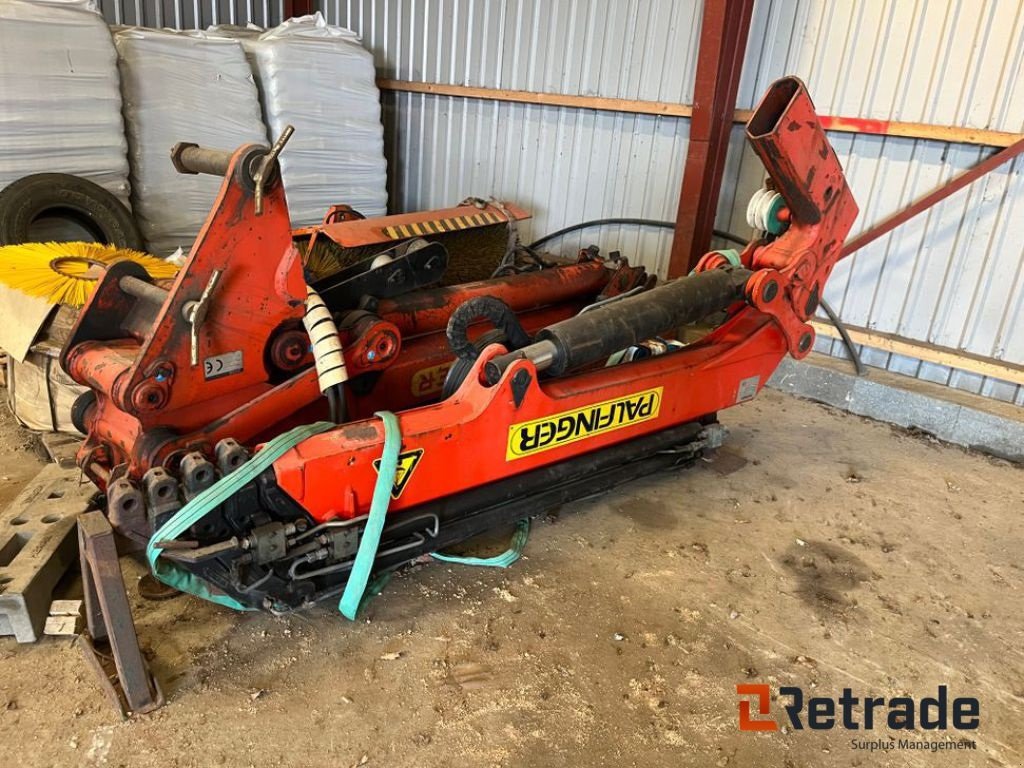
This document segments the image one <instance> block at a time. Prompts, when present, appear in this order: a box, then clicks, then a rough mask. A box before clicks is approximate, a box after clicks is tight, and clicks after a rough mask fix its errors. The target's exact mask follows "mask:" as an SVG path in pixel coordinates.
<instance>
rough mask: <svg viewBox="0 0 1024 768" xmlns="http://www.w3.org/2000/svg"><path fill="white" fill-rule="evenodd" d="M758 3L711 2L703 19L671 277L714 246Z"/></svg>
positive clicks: (690, 266)
mask: <svg viewBox="0 0 1024 768" xmlns="http://www.w3.org/2000/svg"><path fill="white" fill-rule="evenodd" d="M753 10H754V0H707V2H706V3H705V5H704V17H703V20H702V21H701V29H700V48H699V50H698V53H697V57H698V58H697V76H696V82H695V84H694V93H693V117H692V119H691V120H690V143H689V149H688V151H687V153H686V166H685V168H684V170H683V183H682V188H681V189H680V192H679V212H678V214H677V215H676V229H675V236H674V237H673V240H672V254H671V257H670V259H669V267H668V276H669V277H670V278H672V277H678V276H680V275H685V274H686V273H687V272H689V271H690V270H691V269H693V267H694V266H696V264H697V261H698V260H699V259H700V257H701V256H703V255H704V253H705V252H706V251H707V250H708V249H709V248H710V247H711V230H712V228H713V227H714V223H715V211H716V210H717V209H718V196H719V193H720V192H721V189H722V174H723V172H724V170H725V153H726V151H727V150H728V148H729V132H730V130H731V129H732V118H733V112H734V111H735V109H736V92H737V90H738V89H739V83H740V73H741V71H742V68H743V58H744V54H745V53H746V49H747V33H748V32H749V31H750V17H751V15H752V13H753Z"/></svg>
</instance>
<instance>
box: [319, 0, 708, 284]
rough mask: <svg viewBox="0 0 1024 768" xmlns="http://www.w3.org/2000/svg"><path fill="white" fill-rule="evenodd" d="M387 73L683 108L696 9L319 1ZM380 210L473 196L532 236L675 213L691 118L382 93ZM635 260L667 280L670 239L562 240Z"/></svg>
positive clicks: (643, 234) (650, 3)
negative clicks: (388, 200) (511, 206)
mask: <svg viewBox="0 0 1024 768" xmlns="http://www.w3.org/2000/svg"><path fill="white" fill-rule="evenodd" d="M323 10H324V12H325V14H326V15H327V16H328V18H329V20H330V21H333V22H337V23H341V24H343V25H346V26H349V27H351V28H352V29H355V30H357V31H358V32H360V34H362V35H363V37H364V42H365V44H366V45H367V46H368V47H369V48H370V49H371V50H372V51H374V53H375V54H376V56H377V63H378V67H379V69H380V72H381V74H382V75H384V76H385V77H391V78H398V79H406V80H424V81H431V82H441V83H455V84H460V85H473V86H482V87H490V88H509V89H517V90H527V91H531V90H534V91H547V92H554V93H573V94H588V95H600V96H614V97H621V98H630V99H651V100H661V101H676V102H682V103H689V102H690V101H692V97H693V94H692V91H693V79H694V67H695V63H696V47H697V46H696V41H697V36H698V34H699V28H700V14H701V10H702V4H701V3H700V2H697V0H683V1H682V2H680V1H678V0H677V1H675V2H673V1H672V0H645V2H557V3H551V2H543V1H542V0H541V1H538V2H482V1H478V0H470V1H467V2H452V1H450V0H449V1H448V2H444V1H443V0H442V1H437V0H427V1H425V2H420V3H416V4H415V5H413V4H410V3H407V2H373V1H367V2H351V3H343V2H326V3H325V4H324V6H323ZM384 99H385V115H386V120H387V129H388V135H389V137H390V139H391V148H390V153H389V154H390V157H389V167H390V168H391V169H392V174H391V182H392V189H391V196H392V206H393V208H395V209H397V210H408V209H413V208H422V207H430V206H440V205H450V204H452V203H453V202H456V201H458V200H460V199H462V198H463V197H465V196H467V195H469V194H475V195H483V196H487V195H490V194H493V195H495V196H497V197H500V198H505V199H509V200H514V201H517V202H519V203H521V204H523V205H525V206H526V207H528V208H529V209H530V210H531V211H532V212H533V214H534V219H533V221H532V222H530V223H529V224H528V225H527V226H526V227H525V228H524V229H525V231H526V233H527V235H529V234H534V235H540V234H543V233H545V232H549V231H551V230H554V229H557V228H559V227H561V226H564V225H566V224H572V223H575V222H578V221H581V220H583V219H592V218H601V217H607V216H638V215H644V216H647V217H649V218H661V219H674V217H675V208H676V199H677V195H678V189H679V185H680V182H681V178H682V167H683V160H684V158H685V156H686V149H687V137H688V130H689V122H688V121H686V120H677V119H670V118H660V117H651V116H644V115H638V116H633V115H627V114H612V113H607V112H593V111H578V110H571V109H558V108H551V107H539V106H533V105H529V104H508V103H499V102H481V101H474V100H466V99H459V98H451V97H444V96H429V95H421V94H408V93H400V94H385V96H384ZM590 242H600V243H601V245H602V246H603V247H605V248H606V249H614V248H621V249H622V250H623V252H624V253H626V254H629V255H631V256H632V255H637V254H642V255H643V261H644V262H645V263H646V264H647V265H648V266H649V267H651V268H654V269H657V270H659V271H663V269H664V266H665V264H666V261H667V255H668V246H669V242H670V232H667V231H658V230H655V231H651V230H638V229H636V228H622V227H608V228H605V229H604V230H603V231H600V230H591V231H589V232H587V233H585V234H584V235H582V236H576V237H574V238H572V239H567V240H566V241H565V242H564V243H563V247H565V248H567V249H568V248H570V247H579V245H580V244H581V243H582V244H584V245H586V244H588V243H590Z"/></svg>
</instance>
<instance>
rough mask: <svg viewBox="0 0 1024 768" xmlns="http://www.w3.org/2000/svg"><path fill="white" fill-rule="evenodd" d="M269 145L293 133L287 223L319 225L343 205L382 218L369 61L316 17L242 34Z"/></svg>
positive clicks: (347, 35)
mask: <svg viewBox="0 0 1024 768" xmlns="http://www.w3.org/2000/svg"><path fill="white" fill-rule="evenodd" d="M239 39H240V41H241V43H242V45H243V46H244V47H245V50H246V52H247V53H248V54H249V60H250V63H251V65H252V69H253V72H254V73H255V75H256V79H257V85H258V86H259V90H260V100H261V102H262V104H263V116H264V119H265V121H266V124H267V127H268V128H269V129H270V135H271V138H272V139H276V138H277V137H278V136H280V135H281V132H282V131H283V130H284V128H285V126H286V125H289V124H291V125H294V126H295V135H294V136H293V137H292V139H291V141H290V142H289V143H288V146H287V147H286V148H285V150H284V152H283V153H282V155H281V169H282V172H283V174H284V182H285V193H286V195H287V196H288V209H289V211H290V212H291V217H292V224H293V225H294V226H296V227H298V226H306V225H310V224H318V223H319V222H320V221H322V220H323V217H324V214H325V213H326V212H327V209H328V208H329V207H330V206H331V205H334V204H336V203H347V204H348V205H351V206H352V207H353V208H355V209H356V210H357V211H359V212H360V213H362V214H364V215H366V216H382V215H384V214H385V213H386V212H387V163H386V161H385V159H384V129H383V126H382V125H381V119H380V92H379V91H378V90H377V84H376V72H375V70H374V66H373V56H372V55H370V53H369V52H368V51H366V50H365V49H364V48H363V47H362V46H361V45H360V44H359V38H358V36H357V35H356V34H355V33H354V32H352V31H350V30H347V29H343V28H342V27H336V26H332V25H329V24H327V23H326V22H325V21H324V19H323V16H321V15H320V14H319V13H317V14H315V15H313V16H303V17H302V18H298V19H289V20H288V21H286V22H284V23H283V24H281V25H280V26H278V27H275V28H274V29H271V30H268V31H267V32H265V33H263V34H262V35H260V36H259V37H253V36H252V35H251V34H248V33H246V34H241V35H239Z"/></svg>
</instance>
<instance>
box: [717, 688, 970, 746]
mask: <svg viewBox="0 0 1024 768" xmlns="http://www.w3.org/2000/svg"><path fill="white" fill-rule="evenodd" d="M736 693H737V695H738V696H739V697H740V700H739V705H738V707H739V726H740V730H741V731H776V730H778V728H779V723H778V721H776V719H775V718H774V717H772V706H771V689H770V688H769V686H768V685H766V684H764V683H740V684H737V686H736ZM778 704H779V705H780V707H781V709H782V716H783V717H782V718H781V719H783V722H785V724H786V725H787V726H788V727H790V728H792V729H793V730H794V731H802V730H804V729H805V728H807V729H810V730H814V731H823V730H824V731H827V730H832V729H843V730H847V731H859V730H864V731H871V730H874V729H875V728H888V729H889V730H892V731H913V730H916V729H918V728H920V729H921V730H925V731H948V730H957V731H973V730H975V729H977V728H978V725H979V724H980V721H981V704H980V702H979V701H978V699H976V698H975V697H973V696H958V697H956V698H951V697H950V695H949V690H948V688H947V687H946V686H945V685H940V686H939V687H938V690H937V691H936V694H935V695H934V696H925V697H923V698H921V699H916V698H914V697H910V696H895V697H893V698H891V699H886V698H885V697H884V696H855V695H854V693H853V689H851V688H844V689H843V692H842V695H840V696H839V697H838V698H832V697H831V696H821V695H817V696H811V697H807V696H805V695H804V691H803V689H802V688H799V687H797V686H792V685H784V686H782V687H781V688H779V696H778ZM911 748H913V746H911Z"/></svg>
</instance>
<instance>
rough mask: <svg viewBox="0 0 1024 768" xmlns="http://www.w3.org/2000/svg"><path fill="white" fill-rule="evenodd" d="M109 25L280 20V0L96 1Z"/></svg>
mask: <svg viewBox="0 0 1024 768" xmlns="http://www.w3.org/2000/svg"><path fill="white" fill-rule="evenodd" d="M99 6H100V8H101V9H102V10H103V15H104V16H105V17H106V19H107V20H108V21H109V22H110V23H111V24H126V25H129V26H140V27H170V28H171V29H202V28H204V27H208V26H210V25H211V24H240V25H243V26H244V25H245V24H249V23H253V24H258V25H260V26H261V27H266V26H273V25H276V24H280V23H281V19H282V17H283V7H284V1H283V0H99Z"/></svg>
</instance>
